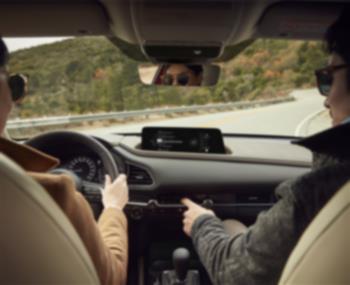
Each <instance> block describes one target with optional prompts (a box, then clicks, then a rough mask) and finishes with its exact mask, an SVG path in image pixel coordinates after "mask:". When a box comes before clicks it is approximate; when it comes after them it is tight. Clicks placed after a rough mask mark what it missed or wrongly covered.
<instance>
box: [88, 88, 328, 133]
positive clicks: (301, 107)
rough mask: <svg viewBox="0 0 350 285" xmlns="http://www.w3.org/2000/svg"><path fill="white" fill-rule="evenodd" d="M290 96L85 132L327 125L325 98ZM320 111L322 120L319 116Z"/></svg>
mask: <svg viewBox="0 0 350 285" xmlns="http://www.w3.org/2000/svg"><path fill="white" fill-rule="evenodd" d="M292 95H293V96H294V97H295V98H296V100H295V101H293V102H286V103H281V104H276V105H271V106H266V107H259V108H254V109H246V110H238V111H230V112H222V113H212V114H205V115H197V116H185V117H177V118H174V119H163V120H157V121H152V122H142V123H137V124H135V123H129V124H124V125H117V126H112V127H108V128H99V129H94V130H88V131H84V132H85V133H89V134H94V135H104V134H111V133H121V132H140V131H141V129H142V127H144V126H176V127H204V128H209V127H211V128H220V129H221V131H222V132H223V133H249V134H270V135H291V136H294V135H297V136H304V135H309V134H311V133H315V132H317V131H319V130H322V129H324V128H326V127H328V126H329V122H328V118H324V117H325V114H327V113H326V112H325V111H324V107H323V101H324V98H323V97H322V96H320V95H318V93H317V91H316V90H306V91H294V92H293V93H292ZM322 110H323V111H322ZM320 114H322V117H323V119H322V120H320V119H319V116H320Z"/></svg>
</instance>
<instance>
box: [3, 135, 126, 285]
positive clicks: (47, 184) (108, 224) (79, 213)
mask: <svg viewBox="0 0 350 285" xmlns="http://www.w3.org/2000/svg"><path fill="white" fill-rule="evenodd" d="M0 152H3V153H4V154H5V155H7V156H8V157H9V158H11V159H12V160H14V161H15V162H17V164H19V165H20V166H21V167H22V168H24V169H25V170H26V171H28V174H29V175H30V176H31V177H32V178H33V179H35V180H36V181H37V182H38V183H39V184H41V185H42V186H43V188H44V189H46V190H47V192H48V193H49V194H50V195H51V197H52V198H53V199H54V200H55V201H56V203H57V204H58V205H59V207H60V208H61V209H62V211H63V212H64V213H65V214H66V215H67V217H68V219H69V220H70V221H71V223H72V225H73V226H74V228H75V229H76V231H77V233H78V234H79V236H80V238H81V240H82V242H83V243H84V245H85V247H86V249H87V251H88V253H89V254H90V257H91V259H92V261H93V263H94V265H95V268H96V271H97V274H98V276H99V279H100V281H101V284H116V285H119V284H125V283H126V279H127V263H128V237H127V220H126V217H125V215H124V213H123V212H122V211H119V210H117V209H114V208H109V209H105V210H103V212H102V214H101V216H100V217H99V220H98V223H96V222H95V220H94V216H93V213H92V210H91V208H90V205H89V204H88V202H87V201H86V200H85V198H84V197H83V196H82V195H81V194H80V193H79V192H78V191H76V189H75V185H74V182H73V181H72V179H71V178H70V177H68V176H66V175H52V174H47V173H43V172H47V171H48V170H49V169H51V168H53V167H55V166H57V165H58V164H59V161H58V160H57V159H56V158H53V157H51V156H48V155H46V154H44V153H41V152H39V151H37V150H34V149H33V148H30V147H28V146H24V145H20V144H17V143H15V142H11V141H9V140H6V139H4V138H1V137H0Z"/></svg>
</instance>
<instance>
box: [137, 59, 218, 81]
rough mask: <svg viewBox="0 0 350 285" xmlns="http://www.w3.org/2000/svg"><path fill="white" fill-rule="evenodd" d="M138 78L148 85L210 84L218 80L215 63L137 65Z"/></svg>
mask: <svg viewBox="0 0 350 285" xmlns="http://www.w3.org/2000/svg"><path fill="white" fill-rule="evenodd" d="M139 74H140V79H141V81H142V82H143V83H144V84H148V85H165V86H212V85H215V84H216V83H217V81H218V77H219V74H220V68H219V67H218V66H216V65H209V64H208V65H198V64H196V65H195V64H163V65H156V66H155V65H153V66H150V65H148V66H140V67H139Z"/></svg>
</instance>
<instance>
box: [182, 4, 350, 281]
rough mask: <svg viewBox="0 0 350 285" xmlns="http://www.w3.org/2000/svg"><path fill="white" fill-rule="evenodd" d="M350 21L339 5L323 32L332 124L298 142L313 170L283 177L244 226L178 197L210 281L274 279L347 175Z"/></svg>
mask: <svg viewBox="0 0 350 285" xmlns="http://www.w3.org/2000/svg"><path fill="white" fill-rule="evenodd" d="M349 26H350V11H344V13H343V14H342V16H341V17H340V18H339V19H338V20H337V21H336V22H335V23H334V24H333V25H332V26H331V27H330V28H329V29H328V31H327V33H326V42H327V47H328V52H329V54H330V59H329V64H328V66H327V67H325V68H323V69H321V70H318V71H316V77H317V85H318V88H319V91H320V93H321V94H322V95H324V96H326V100H325V106H326V107H327V108H328V109H329V111H330V115H331V117H332V120H333V121H332V124H333V127H332V128H330V129H328V130H326V131H324V132H321V133H319V134H316V135H313V136H311V137H308V138H305V139H302V140H300V141H299V142H297V144H299V145H301V146H304V147H307V148H309V149H310V150H311V151H313V152H314V154H315V155H314V162H313V167H312V171H311V172H309V173H307V174H305V175H303V176H301V177H298V178H296V179H293V180H291V181H287V182H284V183H282V184H281V185H280V186H279V187H278V188H277V190H276V194H277V198H278V202H277V203H276V204H275V205H274V206H273V207H272V208H271V209H270V210H268V211H266V212H263V213H261V214H260V215H259V216H258V218H257V220H256V222H255V224H254V225H252V226H250V227H249V228H246V227H245V226H243V225H242V224H241V223H240V222H238V221H236V220H232V221H231V222H230V223H229V224H227V222H226V224H225V222H222V221H221V220H220V219H218V218H217V217H216V216H215V213H214V212H213V211H211V210H208V209H204V208H202V207H201V206H199V205H197V204H195V203H194V202H192V201H191V200H189V199H183V200H182V203H183V204H184V205H186V206H187V207H188V210H187V211H186V212H185V213H184V220H183V228H184V231H185V233H186V234H187V235H188V236H190V237H191V238H192V240H193V244H194V247H195V249H196V251H197V253H198V255H199V257H200V260H201V262H202V263H203V265H204V266H205V268H206V270H207V272H208V273H209V276H210V278H211V280H212V282H213V283H214V284H249V285H253V284H259V285H261V284H277V283H278V280H279V278H280V276H281V274H282V270H283V268H284V266H285V264H286V262H287V259H288V257H289V255H290V254H291V252H292V250H293V248H294V247H295V246H296V243H297V242H298V239H299V238H300V236H301V235H302V233H303V232H304V230H305V229H306V227H307V226H308V225H309V224H310V222H311V221H312V220H313V219H314V218H315V216H316V215H317V213H318V212H319V211H320V210H321V209H322V208H323V207H324V206H325V204H326V203H327V202H328V201H329V200H330V199H331V198H332V196H333V195H334V194H335V193H336V192H337V190H339V189H340V188H341V187H342V186H343V185H344V184H345V183H346V182H347V181H348V180H349V179H350V147H349V146H350V38H349Z"/></svg>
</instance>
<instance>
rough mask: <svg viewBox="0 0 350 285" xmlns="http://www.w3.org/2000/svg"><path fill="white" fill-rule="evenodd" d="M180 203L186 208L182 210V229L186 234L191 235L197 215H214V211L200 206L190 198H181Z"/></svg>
mask: <svg viewBox="0 0 350 285" xmlns="http://www.w3.org/2000/svg"><path fill="white" fill-rule="evenodd" d="M181 203H182V204H184V205H185V206H186V207H187V208H188V209H187V210H186V211H185V212H184V219H183V230H184V232H185V234H187V235H188V236H191V231H192V226H193V224H194V222H195V221H196V219H198V217H199V216H202V215H208V214H209V215H213V216H215V213H214V212H213V211H212V210H208V209H206V208H203V207H202V206H199V205H198V204H196V203H195V202H193V201H191V200H190V199H187V198H184V199H182V200H181Z"/></svg>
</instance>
